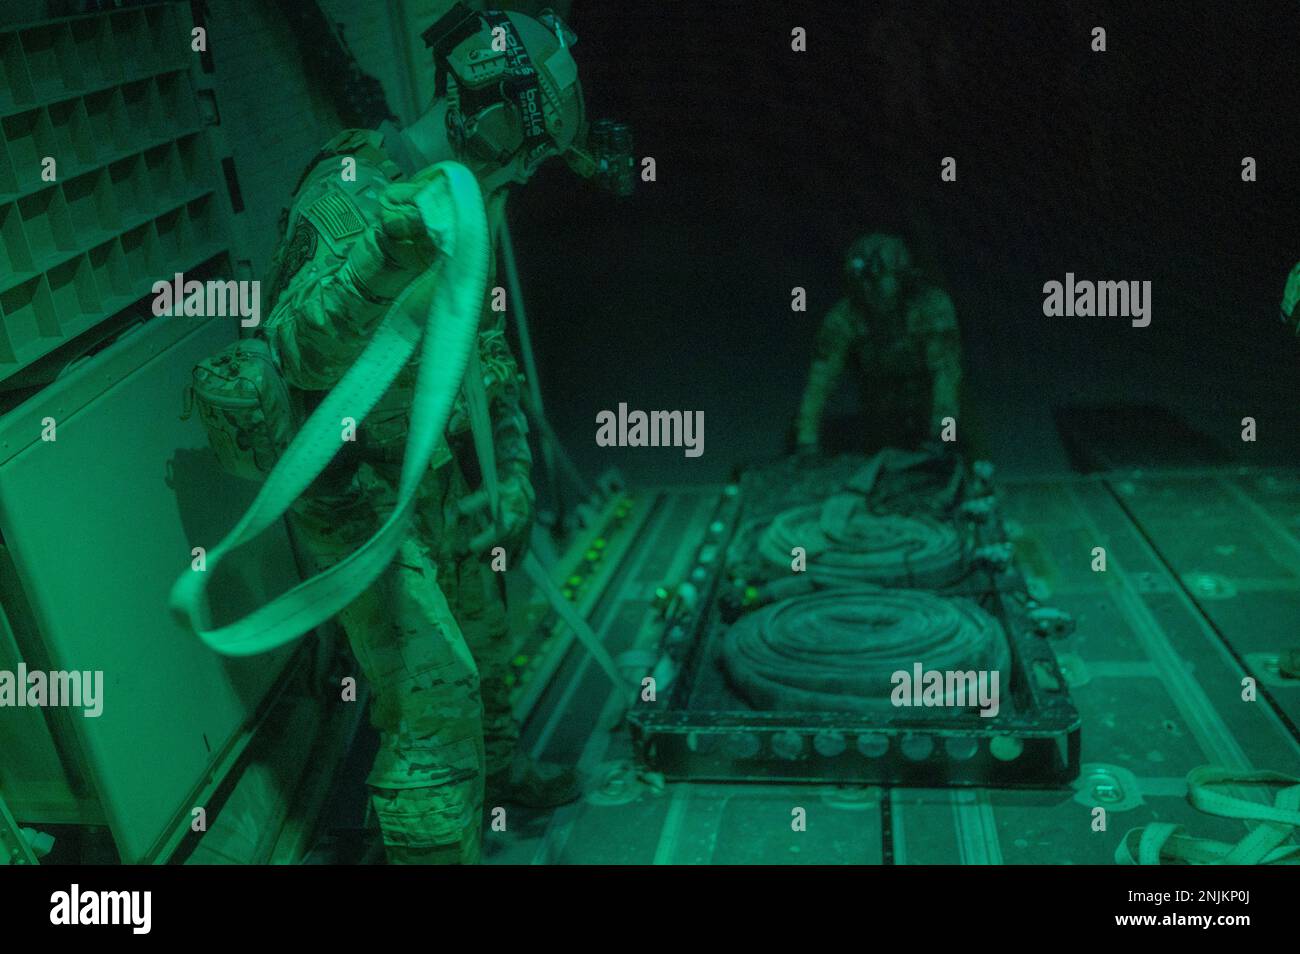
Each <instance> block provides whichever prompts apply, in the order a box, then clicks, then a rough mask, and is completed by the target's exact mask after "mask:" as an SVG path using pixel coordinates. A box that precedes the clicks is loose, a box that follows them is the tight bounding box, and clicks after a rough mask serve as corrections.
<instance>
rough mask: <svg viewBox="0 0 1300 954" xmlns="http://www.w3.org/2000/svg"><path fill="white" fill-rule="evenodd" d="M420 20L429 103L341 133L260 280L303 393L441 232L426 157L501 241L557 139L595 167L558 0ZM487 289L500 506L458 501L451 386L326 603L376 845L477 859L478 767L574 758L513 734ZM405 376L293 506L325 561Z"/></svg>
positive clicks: (391, 473) (512, 484)
mask: <svg viewBox="0 0 1300 954" xmlns="http://www.w3.org/2000/svg"><path fill="white" fill-rule="evenodd" d="M424 38H425V41H426V43H427V44H428V45H429V46H430V47H431V49H432V51H433V57H434V62H435V66H436V69H437V91H438V95H437V97H436V99H435V101H434V102H433V104H432V105H431V106H430V108H429V109H428V110H427V111H426V112H425V113H424V114H423V115H422V116H420V117H419V118H418V119H417V120H416V121H415V122H414V123H412V124H411V125H409V126H406V127H404V128H397V127H396V126H393V125H391V124H385V125H384V126H383V127H381V128H380V129H379V130H377V131H365V130H347V131H345V132H343V133H341V134H339V135H338V136H336V137H335V138H334V139H332V140H331V141H330V142H329V143H327V144H326V146H325V147H324V149H323V150H322V151H321V152H320V153H319V154H318V155H317V156H316V158H315V160H313V162H312V163H311V165H310V167H309V168H308V169H307V171H306V172H305V173H304V174H303V177H302V179H301V180H300V182H299V185H298V187H297V189H296V190H295V193H294V197H293V200H292V204H291V207H290V208H289V209H288V211H287V215H286V220H285V231H284V236H283V238H282V240H281V243H280V246H279V248H278V249H277V251H276V253H275V255H274V258H273V261H272V268H271V275H270V276H269V278H268V281H267V282H266V283H265V287H267V288H269V289H270V291H269V301H268V307H269V308H270V309H271V313H270V317H269V318H268V320H267V322H266V327H265V332H266V335H267V338H268V341H269V343H270V345H271V348H272V351H273V353H274V354H275V356H276V358H277V360H278V363H279V366H280V368H281V371H282V373H283V375H284V377H285V379H286V380H287V381H288V383H289V385H290V386H291V388H292V389H293V392H294V394H295V395H296V396H297V398H298V400H300V402H301V404H302V406H303V408H304V410H310V409H311V408H312V407H313V406H314V405H316V404H318V403H319V402H320V401H321V400H322V399H323V398H324V396H325V394H326V393H327V392H328V390H329V389H330V388H331V387H332V386H333V385H334V384H335V383H337V382H338V381H339V379H340V378H341V377H342V376H343V374H344V372H346V371H347V369H348V368H349V367H350V366H351V365H352V364H353V362H354V361H355V360H356V358H357V356H358V355H359V354H360V352H361V351H362V349H363V348H364V347H365V345H366V343H367V341H368V340H369V336H370V333H371V332H372V331H373V330H374V328H375V327H376V325H377V324H378V322H379V321H380V319H381V318H382V317H383V315H384V314H385V312H386V310H387V308H388V306H389V305H390V304H391V303H392V302H393V301H394V299H395V298H396V297H397V296H398V295H399V294H400V293H401V291H402V290H403V289H404V288H405V287H406V286H407V284H408V283H409V282H411V281H412V280H413V279H414V278H415V277H416V276H417V275H419V274H420V273H421V272H423V271H424V270H425V269H427V268H429V267H431V266H432V265H433V264H434V263H435V262H437V260H438V257H439V255H440V254H441V253H440V249H439V245H438V241H439V234H440V230H439V228H438V227H437V223H429V222H427V221H425V220H424V218H423V217H422V214H421V212H420V210H419V209H417V207H416V204H415V197H416V195H417V194H418V193H419V191H420V189H421V187H422V185H423V184H424V178H425V176H426V175H427V173H428V170H429V168H430V167H431V166H432V165H434V164H435V163H438V162H441V161H445V160H455V161H458V162H461V163H463V164H464V165H466V166H467V167H469V169H470V170H471V171H472V172H473V173H474V174H475V176H476V178H477V179H478V181H479V184H480V187H481V190H482V193H483V196H484V200H485V202H486V204H487V209H488V222H489V228H490V229H491V231H492V237H493V239H494V240H495V238H496V235H497V233H498V230H499V228H500V226H501V223H502V216H503V207H504V203H505V199H506V195H507V190H508V189H509V188H510V187H511V186H512V185H521V184H523V183H525V182H527V181H528V179H529V177H530V176H531V175H532V174H533V172H534V171H535V170H536V169H537V167H538V166H539V165H540V164H541V163H542V162H544V161H545V160H546V159H547V158H549V157H552V156H557V155H561V156H564V157H565V158H566V159H567V160H568V161H569V162H570V163H571V164H572V165H574V166H575V167H576V168H577V169H578V170H579V171H582V172H584V173H586V174H591V173H592V171H593V165H594V164H593V162H592V161H591V159H590V157H589V156H587V155H586V154H585V153H583V152H582V149H581V146H580V143H581V142H582V136H583V126H584V115H583V99H582V90H581V87H580V86H579V84H578V75H577V67H576V66H575V64H574V61H573V58H572V56H571V55H570V53H569V47H570V46H571V45H572V43H573V42H574V39H575V38H574V36H573V34H572V33H571V32H569V30H568V29H567V27H565V26H564V24H563V23H561V22H560V21H559V20H558V19H557V18H555V17H554V16H552V15H549V14H544V15H543V16H542V17H541V18H540V19H533V18H530V17H526V16H523V15H521V14H516V13H505V12H500V11H486V12H482V13H478V12H473V11H470V10H468V9H467V8H465V7H464V6H463V5H461V4H456V5H455V6H454V7H453V8H452V10H451V11H450V12H449V13H447V14H446V15H445V16H443V17H442V18H441V19H440V20H439V21H438V22H437V23H436V24H434V25H433V26H432V27H431V28H430V29H429V30H428V31H427V32H426V33H425V34H424ZM346 160H353V162H351V163H349V162H347V161H346ZM488 284H489V287H491V286H492V285H493V284H494V281H493V280H492V278H491V277H489V282H488ZM486 304H487V303H485V308H484V317H483V321H482V323H481V326H480V336H479V365H480V367H481V370H482V374H483V378H484V384H485V387H486V393H487V396H488V399H489V406H490V414H491V421H492V428H493V435H492V436H493V443H494V445H495V456H496V460H497V465H498V467H499V469H500V477H501V480H500V498H501V505H500V513H499V515H498V516H497V517H496V518H495V519H486V518H481V519H479V520H475V519H473V517H474V514H473V513H471V512H469V511H471V510H472V509H473V508H472V507H470V506H469V505H468V503H469V501H471V500H472V499H479V498H482V497H483V496H484V495H483V494H481V493H475V486H476V484H477V483H479V482H480V481H481V479H482V475H481V473H480V472H479V468H478V461H477V459H476V458H475V455H474V452H473V444H472V442H471V441H470V439H469V424H468V412H467V410H466V408H465V406H464V399H463V397H462V399H461V400H460V401H459V402H458V407H457V409H456V410H455V411H454V412H453V415H452V421H451V423H450V424H449V426H448V429H447V432H446V434H445V436H444V440H443V441H442V443H441V445H440V447H439V449H438V451H437V453H436V454H435V456H434V460H433V462H432V463H431V466H430V469H429V471H428V472H427V473H426V474H425V476H424V479H423V482H422V484H421V486H420V494H419V502H418V504H417V512H416V519H415V520H414V521H413V526H412V528H411V531H410V533H409V535H408V538H407V539H406V540H405V541H404V543H403V544H402V547H401V550H400V551H399V554H398V556H397V558H396V559H395V560H394V561H393V563H392V564H391V565H390V567H389V568H388V570H387V571H386V572H385V573H384V575H382V576H381V577H380V578H379V580H377V581H376V582H375V584H373V585H372V587H371V588H370V589H369V590H368V591H367V592H366V593H364V594H363V595H362V596H361V597H359V598H358V599H357V600H356V601H354V602H353V603H352V604H351V605H349V606H348V607H347V608H346V609H345V610H344V611H343V612H342V613H340V614H339V618H340V622H341V623H342V625H343V628H344V630H345V631H346V633H347V636H348V640H349V643H350V645H351V647H352V650H353V653H354V655H355V657H356V659H357V662H358V663H359V665H360V667H361V669H362V671H363V672H364V674H365V676H366V678H367V680H368V681H369V683H370V686H371V689H372V702H371V716H372V721H373V722H374V724H375V726H376V728H377V729H378V731H379V736H380V748H379V753H378V755H377V757H376V759H375V764H374V767H373V769H372V771H371V773H370V776H369V778H368V780H367V781H368V784H369V786H370V789H371V798H372V804H373V806H374V808H375V812H376V815H377V817H378V820H379V823H380V827H381V829H382V832H383V838H384V843H385V847H386V850H387V854H388V859H389V862H390V863H457V862H461V863H473V862H475V861H477V860H478V858H479V853H480V839H481V830H482V819H483V812H484V785H485V772H486V774H487V775H488V785H489V797H490V798H491V799H492V800H491V801H489V803H488V804H489V805H495V804H500V803H501V802H503V801H515V802H523V803H526V804H533V805H538V806H550V805H555V804H560V803H563V802H564V801H569V800H572V799H573V798H575V797H577V794H578V788H577V783H576V778H575V777H574V775H573V773H572V772H571V771H567V770H559V769H557V768H555V767H550V768H547V767H545V766H539V765H537V764H535V763H532V762H530V761H528V760H527V759H523V758H520V757H518V756H517V754H516V752H515V745H516V742H517V740H518V727H517V725H516V724H515V722H514V719H513V717H512V715H511V711H510V700H509V691H508V685H507V675H508V661H507V658H506V654H507V652H508V646H507V644H506V613H505V606H504V600H503V594H502V579H501V576H500V574H497V573H493V572H491V570H490V568H489V566H488V557H489V552H490V549H491V548H492V547H494V546H498V545H499V546H502V547H504V548H505V549H506V550H507V552H508V553H509V554H510V558H511V559H512V560H513V559H514V558H516V557H518V556H519V555H520V554H521V551H522V550H523V548H524V547H525V546H526V543H527V537H528V531H529V529H530V526H531V522H532V516H533V500H534V495H533V488H532V486H531V484H530V482H529V472H530V466H531V455H530V452H529V448H528V442H527V439H526V433H527V424H526V422H525V419H524V415H523V413H522V412H521V410H520V398H521V389H520V382H521V377H520V374H519V371H518V368H517V366H516V364H515V361H514V358H513V357H512V356H511V354H510V350H509V348H508V347H507V346H506V344H505V339H504V335H503V327H502V321H501V316H500V315H499V314H497V313H494V312H492V311H491V310H490V309H488V308H487V307H486ZM415 380H416V368H415V367H413V366H412V365H408V366H407V367H406V368H404V369H403V370H402V372H401V373H400V374H399V376H398V378H397V380H396V381H395V382H394V384H393V385H392V387H391V388H390V389H389V390H388V391H387V392H386V394H385V395H384V396H383V397H382V398H381V399H380V400H379V402H378V404H377V405H376V407H375V408H374V410H373V411H372V412H371V413H370V414H369V415H368V416H367V417H366V418H365V420H364V421H363V422H362V423H361V425H360V427H359V428H358V429H357V433H356V439H355V440H354V441H351V442H347V443H344V444H343V449H342V450H341V451H340V452H339V454H338V455H336V457H335V458H334V460H333V462H332V463H331V465H330V467H329V468H328V469H327V470H326V471H325V473H323V474H322V475H321V477H319V478H318V479H317V480H316V481H315V483H314V484H313V485H312V486H311V488H309V490H308V492H307V493H306V494H305V495H304V496H303V498H301V499H300V500H299V501H298V502H297V504H295V507H294V511H293V518H294V519H293V522H294V526H295V530H296V536H297V538H298V539H299V541H300V542H301V543H302V544H303V545H304V546H305V548H306V549H307V551H308V552H309V553H310V555H311V556H312V557H313V558H314V559H315V561H316V562H317V564H318V566H319V567H320V568H322V569H323V568H324V567H326V566H329V565H331V564H333V563H335V562H337V561H339V560H340V559H342V558H344V557H346V556H347V555H348V554H349V553H351V552H353V551H354V550H355V549H356V548H357V547H358V546H359V545H360V544H362V543H363V542H364V541H366V540H367V539H369V538H370V536H371V535H373V533H374V532H375V530H376V529H377V527H378V526H379V525H380V524H381V523H382V522H383V519H384V517H385V516H386V515H387V514H388V513H389V512H391V509H392V506H393V504H394V502H395V500H396V497H397V486H398V483H399V477H400V472H401V465H402V459H403V454H404V451H405V442H406V436H407V433H408V430H409V427H410V419H411V402H412V399H413V395H414V386H415ZM485 524H486V527H485ZM492 789H495V791H493V790H492Z"/></svg>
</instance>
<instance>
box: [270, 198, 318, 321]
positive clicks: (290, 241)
mask: <svg viewBox="0 0 1300 954" xmlns="http://www.w3.org/2000/svg"><path fill="white" fill-rule="evenodd" d="M316 239H317V235H316V227H315V226H314V225H312V224H311V222H309V221H307V220H306V219H302V218H300V219H299V220H298V223H297V225H295V226H294V229H293V235H291V236H290V237H289V238H287V239H285V242H284V249H283V250H282V251H281V252H280V253H279V262H278V267H277V269H276V272H275V276H274V283H273V284H272V286H271V289H270V291H269V293H268V295H267V301H268V302H269V303H270V305H271V307H272V308H274V307H275V303H276V302H277V301H278V300H279V298H280V295H281V293H283V291H284V290H285V288H287V287H288V285H289V282H291V281H292V280H293V277H294V276H295V275H297V274H298V273H299V272H300V271H302V267H303V266H304V265H306V264H307V263H308V262H309V261H311V260H312V258H313V257H315V255H316V244H317V241H316Z"/></svg>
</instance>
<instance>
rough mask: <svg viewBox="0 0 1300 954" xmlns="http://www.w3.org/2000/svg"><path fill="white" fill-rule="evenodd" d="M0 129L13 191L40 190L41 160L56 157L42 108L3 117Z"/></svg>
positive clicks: (50, 129)
mask: <svg viewBox="0 0 1300 954" xmlns="http://www.w3.org/2000/svg"><path fill="white" fill-rule="evenodd" d="M0 129H3V131H4V140H5V146H6V147H7V150H8V153H9V162H10V163H11V164H12V166H13V173H14V185H15V186H16V191H18V192H29V191H30V190H32V189H34V188H40V187H41V162H42V160H43V159H44V158H45V157H46V156H56V154H57V153H58V146H57V144H56V143H55V140H54V127H53V126H52V125H51V123H50V117H49V114H48V113H47V112H46V110H45V109H44V108H43V107H42V108H37V109H29V110H28V111H27V112H24V113H17V114H15V115H13V116H6V117H5V118H4V119H3V120H0Z"/></svg>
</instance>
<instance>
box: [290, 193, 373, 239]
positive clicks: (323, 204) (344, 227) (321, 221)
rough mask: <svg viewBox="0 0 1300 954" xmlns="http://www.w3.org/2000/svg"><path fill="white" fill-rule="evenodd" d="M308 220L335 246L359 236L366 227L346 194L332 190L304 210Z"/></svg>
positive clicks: (304, 215)
mask: <svg viewBox="0 0 1300 954" xmlns="http://www.w3.org/2000/svg"><path fill="white" fill-rule="evenodd" d="M302 215H303V218H305V219H308V220H309V221H310V222H311V223H312V224H313V225H315V226H316V228H318V229H320V231H321V234H322V235H324V236H325V238H326V240H327V241H328V242H329V243H330V244H331V245H333V244H334V243H336V242H339V241H341V240H343V239H345V238H348V237H350V236H353V235H357V234H359V233H360V232H361V231H362V230H363V229H365V227H366V223H365V220H364V219H362V218H361V213H360V212H358V211H357V207H356V205H355V204H354V203H353V202H352V199H351V198H350V197H349V196H348V194H347V193H346V192H344V191H343V190H341V189H330V190H328V191H327V192H326V193H325V194H324V195H322V196H321V197H320V198H319V199H317V200H316V201H315V202H313V203H312V204H311V205H309V206H307V208H306V209H304V210H303V213H302Z"/></svg>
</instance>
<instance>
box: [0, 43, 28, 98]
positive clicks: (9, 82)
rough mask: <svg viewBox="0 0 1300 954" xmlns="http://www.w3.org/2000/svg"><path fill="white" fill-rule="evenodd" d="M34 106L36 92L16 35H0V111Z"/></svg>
mask: <svg viewBox="0 0 1300 954" xmlns="http://www.w3.org/2000/svg"><path fill="white" fill-rule="evenodd" d="M35 104H36V90H35V89H33V88H32V79H31V76H30V75H29V74H28V72H27V57H26V56H25V55H24V54H23V44H22V40H21V39H19V35H18V34H17V33H0V110H4V111H7V110H10V109H15V108H22V107H25V106H34V105H35Z"/></svg>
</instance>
